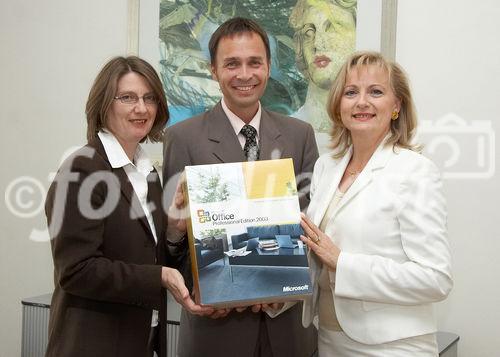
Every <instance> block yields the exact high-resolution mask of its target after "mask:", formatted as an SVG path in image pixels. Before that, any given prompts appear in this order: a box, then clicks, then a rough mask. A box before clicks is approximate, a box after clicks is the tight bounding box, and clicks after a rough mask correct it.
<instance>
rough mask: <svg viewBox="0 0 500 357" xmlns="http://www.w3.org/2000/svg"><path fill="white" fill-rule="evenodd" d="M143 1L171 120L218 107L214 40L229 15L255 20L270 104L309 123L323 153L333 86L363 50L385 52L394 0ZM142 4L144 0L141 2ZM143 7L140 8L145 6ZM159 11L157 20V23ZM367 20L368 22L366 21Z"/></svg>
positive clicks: (144, 35)
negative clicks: (387, 16) (263, 42)
mask: <svg viewBox="0 0 500 357" xmlns="http://www.w3.org/2000/svg"><path fill="white" fill-rule="evenodd" d="M129 1H135V2H137V4H138V6H140V21H139V22H140V26H139V27H138V32H139V33H138V37H139V48H138V52H139V55H141V56H142V57H144V58H145V59H147V60H150V61H151V62H152V63H155V64H157V66H156V68H157V70H158V72H159V73H160V76H161V78H162V82H163V85H164V88H165V93H166V96H167V100H168V103H169V109H170V114H171V119H170V120H169V124H168V125H173V124H175V123H177V122H179V121H182V120H184V119H186V118H189V117H191V116H193V115H196V114H199V113H202V112H204V111H206V110H208V109H210V108H212V107H213V106H214V105H215V104H217V102H218V101H219V100H220V98H221V92H220V89H219V85H218V83H217V82H216V81H215V80H213V79H212V74H211V71H210V54H209V50H208V42H209V40H210V37H211V35H212V34H213V32H214V31H215V30H216V29H217V27H218V26H219V25H220V24H222V23H223V22H224V21H226V20H227V19H229V18H232V17H235V16H242V17H248V18H252V19H255V20H256V21H257V22H258V23H259V24H260V25H261V26H262V27H263V28H264V30H265V31H266V32H267V34H268V37H269V42H270V47H271V73H270V79H269V81H268V85H267V89H266V92H265V94H264V96H263V97H262V99H261V103H262V105H263V106H264V107H265V108H267V109H269V110H272V111H276V112H280V113H283V114H286V115H290V116H294V117H297V118H299V119H301V120H304V121H307V122H309V123H310V124H311V125H312V126H313V128H314V130H315V132H316V137H317V140H318V145H319V147H320V151H323V150H322V149H324V148H325V147H326V146H327V143H328V132H329V129H330V121H329V119H328V115H327V113H326V101H327V97H328V89H329V87H330V85H331V83H332V81H333V79H334V78H335V76H336V74H337V72H338V70H339V68H340V66H341V65H342V63H343V62H344V60H345V59H346V58H347V56H349V54H351V53H352V52H353V51H355V50H356V49H374V50H381V21H382V19H381V18H382V14H383V7H384V3H387V2H391V1H388V0H387V1H386V0H275V1H267V0H150V1H140V0H129ZM139 3H140V5H139ZM138 12H139V11H138ZM155 17H156V21H157V22H156V21H152V19H154V18H155ZM360 21H361V22H362V23H360Z"/></svg>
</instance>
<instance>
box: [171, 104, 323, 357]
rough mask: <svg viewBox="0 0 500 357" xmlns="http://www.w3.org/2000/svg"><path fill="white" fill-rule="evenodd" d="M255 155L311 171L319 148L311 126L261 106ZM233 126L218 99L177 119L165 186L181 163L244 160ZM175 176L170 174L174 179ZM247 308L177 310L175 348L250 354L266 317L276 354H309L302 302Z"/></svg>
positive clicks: (311, 346)
mask: <svg viewBox="0 0 500 357" xmlns="http://www.w3.org/2000/svg"><path fill="white" fill-rule="evenodd" d="M259 139H260V140H259V147H260V159H261V160H267V159H279V158H292V159H293V162H294V167H295V174H296V175H299V174H302V173H308V174H309V177H310V175H311V174H312V171H313V167H314V163H315V162H316V159H317V158H318V148H317V146H316V140H315V138H314V132H313V129H312V127H311V125H309V124H307V123H305V122H303V121H300V120H297V119H294V118H290V117H287V116H284V115H281V114H278V113H274V112H270V111H267V110H265V109H264V108H263V109H262V117H261V122H260V128H259ZM245 160H246V159H245V156H244V154H243V150H242V149H241V145H240V143H239V141H238V138H237V136H236V134H235V133H234V129H233V127H232V126H231V123H230V122H229V119H228V118H227V116H226V114H225V113H224V111H223V109H222V106H221V104H220V103H219V104H217V105H216V106H215V107H214V108H213V109H212V110H210V111H208V112H206V113H204V114H201V115H198V116H196V117H193V118H191V119H188V120H185V121H183V122H180V123H178V124H176V125H174V126H172V127H170V128H168V129H167V132H166V135H165V140H164V161H163V182H164V187H166V186H167V185H168V186H171V187H174V185H175V183H174V182H169V179H170V178H172V177H173V176H174V177H175V174H176V173H178V172H180V171H182V170H183V169H184V166H186V165H200V164H216V163H224V162H241V161H245ZM173 180H174V179H173ZM308 187H309V180H301V181H300V182H298V188H299V191H300V190H301V189H302V190H307V191H308ZM308 203H309V195H308V194H307V195H304V196H303V198H302V199H301V208H302V209H305V208H306V206H307V205H308ZM182 248H184V250H182V249H180V251H179V252H178V254H180V255H182V254H185V257H186V259H185V260H186V264H184V269H183V275H184V276H185V279H186V281H187V283H188V285H192V277H191V271H190V264H189V262H188V258H189V252H188V251H187V246H186V245H184V246H182ZM262 314H263V315H261V314H260V313H259V314H255V313H252V312H250V311H248V310H247V311H244V312H242V313H237V312H231V313H230V314H229V315H228V316H227V317H225V318H221V319H217V320H213V319H210V318H206V317H199V316H194V315H191V314H189V313H187V312H186V311H185V310H183V311H182V314H181V324H180V333H179V344H178V353H179V356H182V357H187V356H188V357H198V356H204V357H205V356H217V357H224V356H235V355H237V356H238V357H253V355H254V349H255V346H256V343H257V338H258V335H259V328H260V320H261V318H264V319H265V323H266V327H267V332H268V336H269V341H270V342H271V348H272V350H273V355H274V356H275V357H280V356H284V357H309V356H311V355H312V354H313V353H314V351H315V350H316V345H317V336H316V330H315V328H314V327H312V326H311V327H309V328H307V329H304V328H303V327H302V322H301V319H302V304H297V305H295V306H294V307H293V308H291V309H290V310H288V311H286V312H284V313H282V314H281V315H279V316H278V317H276V318H274V319H271V318H270V317H269V316H268V315H267V314H265V313H262Z"/></svg>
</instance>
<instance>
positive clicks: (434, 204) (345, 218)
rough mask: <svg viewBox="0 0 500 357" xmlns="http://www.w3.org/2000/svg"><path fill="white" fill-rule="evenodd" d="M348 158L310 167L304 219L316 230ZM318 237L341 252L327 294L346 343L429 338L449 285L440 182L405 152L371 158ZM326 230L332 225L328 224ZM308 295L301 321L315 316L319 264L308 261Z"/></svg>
mask: <svg viewBox="0 0 500 357" xmlns="http://www.w3.org/2000/svg"><path fill="white" fill-rule="evenodd" d="M351 155H352V147H351V148H350V149H349V151H348V153H346V155H344V157H343V158H341V159H339V160H335V159H333V158H332V156H331V153H328V154H325V155H322V156H321V157H320V158H319V159H318V161H317V162H316V165H315V167H314V173H313V178H312V183H311V203H310V205H309V209H308V211H307V214H308V216H309V217H310V218H311V219H312V220H313V221H314V223H315V224H316V225H318V226H319V223H320V222H321V220H322V219H323V216H324V214H325V212H326V210H327V208H328V205H329V203H330V201H331V199H332V197H333V195H334V193H335V190H336V189H337V187H338V185H339V182H340V179H341V178H342V175H343V173H344V171H345V169H346V166H347V164H348V162H349V159H350V157H351ZM332 216H333V217H332V219H333V222H332V221H330V222H331V223H330V224H329V226H328V228H327V231H326V232H325V233H326V234H327V235H328V236H329V237H331V238H332V240H333V242H334V243H335V244H336V245H337V246H338V247H339V248H340V249H341V253H340V256H339V260H338V264H337V270H336V273H330V281H334V282H335V287H334V290H332V292H333V294H334V296H335V298H334V302H335V310H336V314H337V318H338V320H339V323H340V326H341V327H342V329H343V330H344V332H345V333H346V334H347V335H348V336H349V337H350V338H352V339H353V340H356V341H358V342H361V343H365V344H380V343H385V342H389V341H394V340H398V339H402V338H407V337H411V336H417V335H422V334H427V333H432V332H435V331H436V322H435V317H434V313H433V308H432V304H431V303H432V302H435V301H440V300H443V299H444V298H446V296H447V295H448V293H449V292H450V290H451V288H452V286H453V281H452V277H451V266H450V265H451V264H450V260H451V259H450V250H449V246H448V242H447V238H446V235H447V232H446V206H445V200H444V197H443V193H442V183H441V178H440V174H439V172H438V170H437V168H436V166H435V165H434V164H433V163H432V162H431V161H429V160H428V159H426V158H425V157H424V156H422V155H420V154H418V153H416V152H413V151H410V150H406V149H396V152H394V150H393V149H392V146H391V147H383V146H382V145H381V146H380V147H379V148H378V149H377V150H376V152H375V153H374V154H373V156H372V157H371V159H370V161H369V162H368V164H367V165H366V167H365V169H364V170H363V171H362V172H361V173H360V174H359V176H358V177H357V179H356V181H355V182H354V183H353V184H352V185H351V187H350V188H349V190H348V191H347V192H346V193H345V194H344V197H343V198H342V200H341V201H340V203H339V204H338V206H337V208H336V209H335V210H334V212H333V215H332ZM332 223H333V224H332ZM309 263H310V269H311V278H312V284H313V294H312V296H311V298H309V299H308V300H306V301H305V303H304V310H303V316H302V320H303V321H302V322H303V324H304V326H309V325H310V323H311V322H312V320H313V318H314V316H315V315H316V314H317V310H318V309H317V302H318V292H319V288H318V279H319V275H320V270H321V262H320V261H319V259H318V258H317V257H316V256H315V255H314V254H310V262H309Z"/></svg>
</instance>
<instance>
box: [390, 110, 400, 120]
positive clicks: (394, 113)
mask: <svg viewBox="0 0 500 357" xmlns="http://www.w3.org/2000/svg"><path fill="white" fill-rule="evenodd" d="M397 118H399V112H398V111H397V110H395V111H393V112H392V115H391V119H392V120H396V119H397Z"/></svg>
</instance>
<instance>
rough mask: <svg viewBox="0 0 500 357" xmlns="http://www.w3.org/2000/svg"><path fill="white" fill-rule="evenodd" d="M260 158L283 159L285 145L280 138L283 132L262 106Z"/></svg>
mask: <svg viewBox="0 0 500 357" xmlns="http://www.w3.org/2000/svg"><path fill="white" fill-rule="evenodd" d="M259 137H260V138H259V139H260V140H259V146H260V157H259V158H260V160H272V159H281V158H282V157H284V156H283V153H284V146H283V143H282V141H281V139H280V137H281V132H280V130H279V128H278V126H277V125H276V121H275V120H274V119H273V117H272V116H271V115H270V114H269V113H268V112H267V110H265V109H264V108H262V116H261V118H260V128H259Z"/></svg>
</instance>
